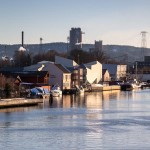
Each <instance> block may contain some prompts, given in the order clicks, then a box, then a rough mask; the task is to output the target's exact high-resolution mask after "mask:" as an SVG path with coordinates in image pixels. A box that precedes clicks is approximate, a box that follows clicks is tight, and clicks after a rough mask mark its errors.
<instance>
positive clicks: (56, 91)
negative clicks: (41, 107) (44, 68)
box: [50, 85, 62, 97]
mask: <svg viewBox="0 0 150 150" xmlns="http://www.w3.org/2000/svg"><path fill="white" fill-rule="evenodd" d="M50 94H51V95H52V96H53V97H58V96H62V90H61V89H60V86H59V85H54V86H53V87H52V89H51V90H50Z"/></svg>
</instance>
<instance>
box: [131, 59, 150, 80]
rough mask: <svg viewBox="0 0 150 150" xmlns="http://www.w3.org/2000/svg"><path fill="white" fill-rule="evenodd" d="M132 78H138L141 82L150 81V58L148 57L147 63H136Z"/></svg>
mask: <svg viewBox="0 0 150 150" xmlns="http://www.w3.org/2000/svg"><path fill="white" fill-rule="evenodd" d="M132 78H136V79H137V80H141V81H147V80H150V61H149V57H146V59H145V61H136V62H135V63H134V67H133V73H132Z"/></svg>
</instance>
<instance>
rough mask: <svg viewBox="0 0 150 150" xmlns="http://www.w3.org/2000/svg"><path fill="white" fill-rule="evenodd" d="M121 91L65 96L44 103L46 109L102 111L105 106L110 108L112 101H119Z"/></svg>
mask: <svg viewBox="0 0 150 150" xmlns="http://www.w3.org/2000/svg"><path fill="white" fill-rule="evenodd" d="M119 99H120V91H105V92H92V93H88V92H87V93H85V94H82V95H80V94H79V95H63V96H62V97H54V98H53V99H52V100H50V101H49V100H45V101H44V108H46V107H52V108H61V107H62V108H71V107H76V108H80V107H81V108H83V107H85V108H96V109H102V107H103V105H104V104H105V105H108V106H109V101H110V100H119Z"/></svg>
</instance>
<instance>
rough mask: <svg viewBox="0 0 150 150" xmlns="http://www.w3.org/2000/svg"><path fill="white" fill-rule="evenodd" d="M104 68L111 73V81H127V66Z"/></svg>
mask: <svg viewBox="0 0 150 150" xmlns="http://www.w3.org/2000/svg"><path fill="white" fill-rule="evenodd" d="M102 68H103V69H107V70H108V71H109V73H110V78H111V80H121V79H126V72H127V65H117V64H102Z"/></svg>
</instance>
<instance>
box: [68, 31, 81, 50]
mask: <svg viewBox="0 0 150 150" xmlns="http://www.w3.org/2000/svg"><path fill="white" fill-rule="evenodd" d="M76 48H79V49H81V48H82V31H81V28H71V30H70V50H73V49H76Z"/></svg>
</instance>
